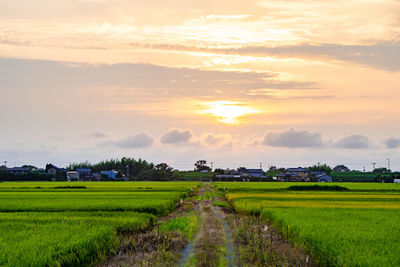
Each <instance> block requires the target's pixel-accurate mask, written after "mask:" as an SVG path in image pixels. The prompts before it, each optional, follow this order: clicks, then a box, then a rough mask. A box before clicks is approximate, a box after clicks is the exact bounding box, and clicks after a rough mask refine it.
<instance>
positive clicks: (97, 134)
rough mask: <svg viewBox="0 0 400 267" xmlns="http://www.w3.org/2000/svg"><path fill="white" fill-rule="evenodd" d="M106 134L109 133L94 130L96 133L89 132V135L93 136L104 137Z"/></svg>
mask: <svg viewBox="0 0 400 267" xmlns="http://www.w3.org/2000/svg"><path fill="white" fill-rule="evenodd" d="M106 136H107V135H106V134H104V133H102V132H94V133H91V134H89V137H93V138H103V137H106Z"/></svg>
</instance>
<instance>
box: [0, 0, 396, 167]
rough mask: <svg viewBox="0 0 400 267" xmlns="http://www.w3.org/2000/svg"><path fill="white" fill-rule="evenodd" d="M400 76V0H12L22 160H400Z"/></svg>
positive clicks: (3, 106)
mask: <svg viewBox="0 0 400 267" xmlns="http://www.w3.org/2000/svg"><path fill="white" fill-rule="evenodd" d="M399 84H400V2H399V1H396V0H390V1H389V0H346V1H338V0H334V1H312V0H304V1H284V0H280V1H279V0H276V1H275V0H269V1H263V0H259V1H257V0H247V1H243V0H241V1H238V0H230V1H225V0H222V1H187V0H186V1H183V0H170V1H165V0H163V1H161V0H150V1H136V0H35V1H30V0H2V1H1V2H0V120H1V121H2V128H1V129H2V131H1V132H0V137H1V138H0V160H7V161H9V162H15V164H17V165H21V164H25V163H34V164H36V165H40V166H43V165H45V164H46V163H47V162H54V163H56V164H59V165H66V164H68V162H71V161H80V160H90V161H97V160H101V159H107V158H111V157H120V156H124V155H126V156H133V157H142V158H145V159H148V160H150V161H154V162H161V161H166V162H168V163H170V164H171V165H172V166H174V167H177V168H184V169H189V168H192V165H193V163H194V162H195V161H196V160H197V159H200V158H202V159H203V158H204V159H207V160H209V161H213V162H214V166H216V167H238V166H237V165H246V166H248V167H256V166H258V165H259V163H260V162H262V163H263V164H264V166H268V165H279V166H298V165H304V166H306V165H311V164H315V163H317V162H326V163H328V164H331V165H335V164H347V165H349V167H351V168H357V169H362V168H363V166H366V168H367V169H370V168H371V167H372V165H371V163H372V162H377V163H378V165H379V164H381V165H383V166H386V165H385V164H386V159H387V158H391V159H392V162H393V164H392V166H393V169H395V168H397V169H400V152H399V149H400V123H399V117H400V109H399V108H398V104H399V103H400V93H399V89H400V88H399ZM166 140H167V141H166ZM396 162H397V163H396Z"/></svg>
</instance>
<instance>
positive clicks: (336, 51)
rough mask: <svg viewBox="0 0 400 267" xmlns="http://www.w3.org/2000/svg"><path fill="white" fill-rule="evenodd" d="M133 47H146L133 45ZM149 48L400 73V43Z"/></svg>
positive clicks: (152, 46) (160, 46) (149, 46)
mask: <svg viewBox="0 0 400 267" xmlns="http://www.w3.org/2000/svg"><path fill="white" fill-rule="evenodd" d="M132 45H133V46H145V45H139V44H132ZM145 47H147V48H155V49H165V50H183V51H204V52H206V51H208V52H214V53H222V54H239V55H261V56H264V55H265V56H278V57H284V58H287V57H300V58H303V57H311V58H317V57H325V58H332V59H336V60H343V61H349V62H355V63H359V64H363V65H368V66H370V67H374V68H377V69H384V70H390V71H399V70H400V42H399V41H395V42H381V43H377V44H373V45H341V44H330V43H326V44H303V45H294V46H276V47H265V46H249V47H242V48H236V49H235V48H232V49H231V48H228V49H209V48H201V47H188V46H181V45H172V46H171V45H162V44H161V45H147V46H145Z"/></svg>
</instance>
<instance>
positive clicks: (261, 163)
mask: <svg viewBox="0 0 400 267" xmlns="http://www.w3.org/2000/svg"><path fill="white" fill-rule="evenodd" d="M260 169H261V170H262V162H260Z"/></svg>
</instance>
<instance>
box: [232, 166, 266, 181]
mask: <svg viewBox="0 0 400 267" xmlns="http://www.w3.org/2000/svg"><path fill="white" fill-rule="evenodd" d="M238 171H239V174H240V176H241V177H244V178H260V179H261V178H266V176H265V175H264V171H263V170H262V169H247V168H239V169H238Z"/></svg>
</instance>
